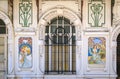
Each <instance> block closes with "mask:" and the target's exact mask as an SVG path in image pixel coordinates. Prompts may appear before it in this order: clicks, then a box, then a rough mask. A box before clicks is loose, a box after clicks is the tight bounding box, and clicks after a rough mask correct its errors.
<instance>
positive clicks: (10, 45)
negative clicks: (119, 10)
mask: <svg viewBox="0 0 120 79" xmlns="http://www.w3.org/2000/svg"><path fill="white" fill-rule="evenodd" d="M0 19H2V20H3V21H4V22H5V24H6V27H7V28H8V52H7V54H8V58H7V59H8V74H12V73H13V71H14V54H13V52H14V51H13V47H14V45H13V27H12V22H11V21H10V19H9V17H8V16H7V15H6V14H5V13H4V12H2V11H0Z"/></svg>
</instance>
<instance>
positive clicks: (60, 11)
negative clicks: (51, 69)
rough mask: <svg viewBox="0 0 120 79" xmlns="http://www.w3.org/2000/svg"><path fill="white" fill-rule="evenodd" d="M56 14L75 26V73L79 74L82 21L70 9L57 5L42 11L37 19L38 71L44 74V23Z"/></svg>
mask: <svg viewBox="0 0 120 79" xmlns="http://www.w3.org/2000/svg"><path fill="white" fill-rule="evenodd" d="M58 16H63V17H65V18H67V19H69V20H70V21H71V23H72V24H73V25H74V26H75V29H76V42H77V43H76V51H77V52H76V62H77V64H76V66H77V67H76V68H77V69H76V73H77V74H81V72H82V68H81V67H82V66H80V65H81V63H82V60H80V59H81V58H82V57H81V52H80V51H81V48H82V47H81V45H82V42H81V37H82V33H81V30H82V23H81V20H80V17H79V16H78V15H77V14H76V13H75V12H73V11H72V10H70V9H68V8H65V7H64V6H57V7H55V8H52V9H50V10H49V11H46V12H45V13H43V15H42V16H41V17H40V19H39V23H38V32H37V34H38V37H39V38H38V41H39V43H38V44H39V59H40V61H41V62H39V68H38V69H39V73H40V74H44V70H45V66H44V65H45V62H44V61H45V53H44V52H45V47H44V39H45V37H44V36H45V27H46V25H47V24H48V23H49V22H50V20H52V19H53V18H55V17H58Z"/></svg>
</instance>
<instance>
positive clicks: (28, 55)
mask: <svg viewBox="0 0 120 79" xmlns="http://www.w3.org/2000/svg"><path fill="white" fill-rule="evenodd" d="M18 55H19V58H18V59H19V67H20V68H31V67H32V38H31V37H21V38H19V54H18Z"/></svg>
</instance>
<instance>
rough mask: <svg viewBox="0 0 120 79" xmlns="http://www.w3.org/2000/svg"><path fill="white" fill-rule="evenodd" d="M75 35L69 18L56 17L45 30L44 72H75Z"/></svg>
mask: <svg viewBox="0 0 120 79" xmlns="http://www.w3.org/2000/svg"><path fill="white" fill-rule="evenodd" d="M75 72H76V35H75V27H74V25H72V23H71V22H70V20H69V19H67V18H65V17H56V18H54V19H52V20H51V22H50V23H49V24H48V25H47V26H46V30H45V74H75Z"/></svg>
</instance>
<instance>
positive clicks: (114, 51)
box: [111, 24, 120, 75]
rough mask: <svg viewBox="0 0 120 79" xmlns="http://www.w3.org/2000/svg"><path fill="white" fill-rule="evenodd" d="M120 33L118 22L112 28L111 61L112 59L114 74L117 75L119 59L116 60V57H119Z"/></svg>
mask: <svg viewBox="0 0 120 79" xmlns="http://www.w3.org/2000/svg"><path fill="white" fill-rule="evenodd" d="M119 34H120V25H119V24H118V25H117V24H116V26H115V27H113V30H112V35H111V58H112V59H111V61H112V63H111V64H112V72H113V74H115V75H117V74H116V73H117V71H116V64H117V62H116V61H117V60H116V57H117V49H116V48H117V37H118V35H119Z"/></svg>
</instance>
